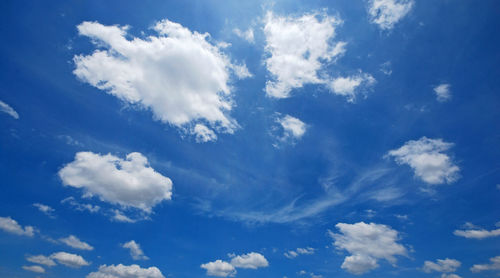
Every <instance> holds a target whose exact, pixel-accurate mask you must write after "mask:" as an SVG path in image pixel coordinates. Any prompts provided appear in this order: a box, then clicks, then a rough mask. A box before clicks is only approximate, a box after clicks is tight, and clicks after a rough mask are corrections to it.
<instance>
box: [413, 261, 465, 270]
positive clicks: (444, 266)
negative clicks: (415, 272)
mask: <svg viewBox="0 0 500 278" xmlns="http://www.w3.org/2000/svg"><path fill="white" fill-rule="evenodd" d="M461 265H462V263H461V262H459V261H457V260H454V259H448V258H446V259H444V260H439V259H438V260H437V262H431V261H425V262H424V266H423V267H422V269H423V270H424V271H425V272H427V273H429V272H433V271H436V272H455V271H456V270H457V269H458V268H459V267H460V266H461Z"/></svg>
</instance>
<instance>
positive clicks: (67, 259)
mask: <svg viewBox="0 0 500 278" xmlns="http://www.w3.org/2000/svg"><path fill="white" fill-rule="evenodd" d="M50 258H51V259H54V260H56V261H57V262H58V263H60V264H62V265H65V266H69V267H72V268H80V267H82V266H87V265H89V264H90V263H89V262H87V261H86V260H85V259H84V258H83V257H82V256H80V255H76V254H71V253H66V252H57V253H54V254H52V255H50Z"/></svg>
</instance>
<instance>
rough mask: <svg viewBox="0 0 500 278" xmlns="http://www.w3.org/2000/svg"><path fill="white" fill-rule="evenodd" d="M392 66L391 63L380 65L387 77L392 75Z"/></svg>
mask: <svg viewBox="0 0 500 278" xmlns="http://www.w3.org/2000/svg"><path fill="white" fill-rule="evenodd" d="M391 64H392V63H391V61H387V62H385V63H382V64H381V65H380V71H381V72H382V73H383V74H385V75H391V74H392V69H391Z"/></svg>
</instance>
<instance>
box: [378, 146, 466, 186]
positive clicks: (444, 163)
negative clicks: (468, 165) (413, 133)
mask: <svg viewBox="0 0 500 278" xmlns="http://www.w3.org/2000/svg"><path fill="white" fill-rule="evenodd" d="M452 146H453V144H452V143H447V142H444V141H443V140H442V139H430V138H427V137H425V136H424V137H422V138H420V139H419V140H416V141H415V140H410V141H408V142H406V143H405V144H404V145H403V146H402V147H400V148H399V149H395V150H391V151H389V153H388V154H387V155H388V156H392V157H394V159H395V160H396V162H397V163H398V164H407V165H409V166H410V167H411V168H412V169H413V170H414V171H415V176H417V177H419V178H421V179H422V180H423V181H424V182H425V183H427V184H431V185H435V184H443V183H452V182H455V181H456V180H457V179H458V178H459V173H458V172H459V171H460V168H459V167H458V166H457V165H455V164H454V163H453V162H452V160H451V158H450V157H449V156H448V155H447V154H445V153H443V152H444V151H447V150H448V149H450V148H451V147H452Z"/></svg>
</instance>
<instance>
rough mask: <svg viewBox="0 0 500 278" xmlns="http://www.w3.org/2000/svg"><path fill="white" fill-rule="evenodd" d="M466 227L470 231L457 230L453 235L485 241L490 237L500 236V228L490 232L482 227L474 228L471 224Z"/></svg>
mask: <svg viewBox="0 0 500 278" xmlns="http://www.w3.org/2000/svg"><path fill="white" fill-rule="evenodd" d="M466 226H467V228H468V229H464V230H455V231H454V232H453V234H454V235H456V236H461V237H465V238H474V239H483V238H488V237H496V236H500V228H498V229H494V230H491V231H488V230H485V229H482V228H480V227H477V226H474V225H472V224H471V223H467V224H466Z"/></svg>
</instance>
